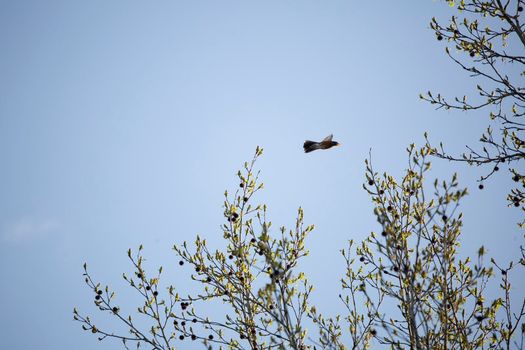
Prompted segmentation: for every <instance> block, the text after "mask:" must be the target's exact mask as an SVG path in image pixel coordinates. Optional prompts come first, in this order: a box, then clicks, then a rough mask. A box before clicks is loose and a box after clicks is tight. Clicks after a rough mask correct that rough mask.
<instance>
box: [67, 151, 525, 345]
mask: <svg viewBox="0 0 525 350" xmlns="http://www.w3.org/2000/svg"><path fill="white" fill-rule="evenodd" d="M431 151H432V149H431V148H428V147H423V148H421V149H416V148H415V146H413V145H412V146H410V147H409V148H408V153H409V164H408V169H407V170H406V173H405V175H404V176H403V178H402V179H401V180H400V181H396V180H395V179H394V178H393V177H392V176H390V175H388V174H386V173H385V174H383V175H382V176H379V175H378V173H376V172H375V171H374V170H373V167H372V164H371V161H367V162H366V165H367V167H366V178H367V184H365V185H364V188H365V189H366V191H367V192H368V193H369V194H370V196H371V199H372V202H373V204H374V207H375V209H374V213H375V215H376V217H377V220H378V222H379V224H380V225H381V233H380V234H377V233H374V232H372V233H371V234H370V236H369V237H368V238H367V239H366V240H365V241H363V242H362V243H360V244H355V243H354V242H353V241H350V243H349V246H348V248H347V249H345V250H343V251H342V256H343V258H344V261H345V262H346V274H345V276H344V277H343V278H342V280H341V287H342V292H341V294H339V298H340V300H341V302H342V303H343V305H344V307H345V314H343V315H338V316H335V317H324V316H323V315H322V314H321V313H320V312H318V311H317V307H316V306H314V305H311V303H310V302H309V297H310V294H311V292H312V286H311V285H310V284H309V283H308V281H307V279H306V277H305V275H304V273H302V272H299V271H298V267H297V265H298V262H299V260H300V259H302V258H304V257H306V256H307V255H308V251H307V250H306V249H305V239H306V236H307V235H308V233H309V232H311V231H312V230H313V226H311V225H310V226H306V227H304V225H303V211H302V210H301V209H299V211H298V216H297V219H296V222H295V226H294V228H293V229H291V230H287V229H285V228H284V227H281V228H279V229H277V230H275V229H274V228H273V226H272V223H271V222H270V221H268V220H267V208H266V206H265V205H264V204H258V205H256V204H252V202H254V201H255V194H256V193H257V191H259V190H260V189H262V188H263V185H262V183H259V181H258V178H259V173H254V163H255V161H256V159H257V158H258V157H259V156H260V155H261V154H262V149H260V148H257V150H256V153H255V156H254V158H253V159H252V161H251V162H250V163H245V164H244V169H243V171H242V172H239V173H238V178H239V181H240V187H239V188H238V189H237V190H236V191H235V194H234V195H233V197H230V196H229V195H228V193H227V192H226V193H225V201H224V216H225V223H224V224H223V225H222V234H223V238H224V241H225V248H224V249H219V248H215V249H212V248H210V247H209V246H208V244H207V242H206V240H205V239H202V238H200V237H197V238H196V240H195V242H194V244H188V243H187V242H184V243H183V244H182V245H180V246H178V245H176V246H174V250H175V252H176V254H177V255H178V256H179V257H180V261H179V265H181V266H182V267H185V266H187V265H189V266H191V268H192V270H194V271H195V273H194V274H193V275H192V276H191V278H192V279H193V280H194V281H195V282H196V283H197V284H198V285H200V286H201V287H202V288H201V292H199V293H197V294H195V295H187V296H185V297H183V296H182V295H181V294H179V292H177V290H176V288H175V287H174V286H172V285H169V286H167V287H165V288H162V287H160V284H159V283H160V282H159V281H160V277H161V273H162V268H160V269H159V270H158V273H157V274H155V275H154V276H150V275H149V274H148V273H147V271H146V269H145V267H144V265H143V262H144V258H143V255H142V247H139V250H138V252H137V253H136V254H134V253H133V252H132V251H131V250H130V251H128V257H129V258H130V260H131V263H132V265H133V269H134V271H133V275H132V276H128V275H124V276H123V277H124V280H125V281H126V282H127V283H128V284H129V286H130V287H131V288H133V289H134V290H135V291H136V292H137V293H138V294H139V295H140V296H141V297H142V298H143V300H144V302H143V304H142V305H140V306H139V307H138V309H137V312H138V314H140V315H142V316H146V318H147V319H148V320H149V326H148V327H144V328H141V327H140V326H139V325H137V323H136V322H135V318H134V317H132V316H131V315H127V316H125V315H124V312H123V310H121V307H120V306H118V305H117V304H116V301H115V294H114V292H113V291H112V290H111V289H110V288H109V287H108V286H106V287H104V288H102V287H101V285H100V284H99V283H96V282H94V280H93V278H92V277H91V275H90V274H89V273H88V270H87V267H86V266H84V268H85V281H86V284H87V285H88V287H89V288H90V289H91V290H92V291H93V293H94V298H95V300H94V303H95V305H96V306H97V307H98V308H99V309H100V310H101V311H102V312H108V313H110V314H111V315H113V317H116V318H117V319H118V320H119V321H120V322H122V323H123V325H124V326H125V327H126V328H127V331H128V332H127V333H126V332H124V333H114V332H111V331H106V330H103V329H100V328H99V327H98V326H97V325H96V324H95V323H94V322H93V321H92V320H91V318H89V317H87V316H83V315H81V314H80V313H79V312H78V311H77V310H76V309H75V310H74V318H75V320H77V321H79V322H81V323H82V327H83V328H84V330H86V331H90V332H92V333H94V334H96V335H97V336H98V337H99V339H100V340H103V339H105V338H116V339H120V340H121V341H122V342H123V343H124V346H125V347H126V348H127V347H128V345H129V344H130V343H135V344H136V346H137V348H138V347H139V345H140V344H143V345H148V346H149V347H151V348H153V349H165V350H167V349H175V348H177V347H184V343H183V342H184V341H185V340H187V339H191V340H198V341H201V342H202V343H203V344H204V346H206V347H208V349H211V348H214V347H218V348H225V349H226V348H228V349H253V350H255V349H294V350H299V349H347V348H351V349H367V348H370V347H371V346H372V345H373V344H374V343H379V344H385V345H388V346H389V347H390V348H394V349H401V348H413V349H445V348H451V349H453V348H461V349H481V348H490V349H510V348H511V346H512V345H513V343H512V336H513V335H514V334H515V333H521V343H520V342H518V341H515V342H514V345H515V347H516V348H519V349H523V335H524V333H523V331H524V329H523V327H524V326H523V325H522V324H521V323H520V322H521V320H522V318H523V316H524V315H525V309H524V308H525V300H523V301H521V300H520V304H519V305H520V306H519V307H518V312H516V313H513V312H515V310H516V306H515V305H514V304H511V297H510V294H511V284H510V282H509V275H510V273H511V272H512V271H514V269H515V268H516V267H519V266H521V265H525V250H523V249H522V253H523V257H522V259H521V260H520V261H517V262H512V263H510V265H508V266H506V267H500V266H499V265H497V264H496V262H495V261H492V262H491V267H486V266H484V265H483V258H484V256H485V253H486V252H485V249H484V248H483V247H481V248H480V249H479V251H478V255H477V258H476V259H474V260H472V259H470V258H465V259H460V258H459V257H458V247H459V242H460V234H461V227H462V215H461V214H460V213H458V212H457V207H458V205H459V202H460V200H461V199H462V197H464V196H465V195H466V194H467V190H466V189H462V188H459V185H458V182H457V177H456V176H455V175H454V176H453V177H452V179H451V180H450V181H448V182H439V181H437V180H436V181H435V182H434V185H433V194H432V195H430V196H429V195H428V193H427V191H426V189H425V175H426V173H427V172H428V170H429V169H430V163H429V162H428V159H427V158H428V156H429V154H430V153H431ZM494 271H497V272H499V273H500V274H501V283H500V288H501V292H502V293H501V294H502V297H500V298H496V299H494V300H489V299H488V297H487V296H486V289H487V285H488V282H489V281H490V280H491V278H492V277H493V276H494ZM179 282H180V281H179ZM212 308H219V309H222V308H225V313H224V317H222V318H213V317H210V316H209V315H207V314H209V313H210V310H212ZM308 329H309V330H310V332H311V333H312V334H314V333H318V334H319V336H318V337H317V338H316V339H314V336H309V335H308ZM346 344H349V345H346Z"/></svg>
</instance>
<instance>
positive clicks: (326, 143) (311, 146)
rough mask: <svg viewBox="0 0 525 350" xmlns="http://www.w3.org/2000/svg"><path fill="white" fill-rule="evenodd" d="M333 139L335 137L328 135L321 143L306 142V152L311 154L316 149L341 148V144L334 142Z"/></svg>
mask: <svg viewBox="0 0 525 350" xmlns="http://www.w3.org/2000/svg"><path fill="white" fill-rule="evenodd" d="M333 137H334V135H328V136H327V137H325V138H324V139H323V141H321V142H315V141H310V140H306V141H304V145H303V148H304V152H305V153H309V152H312V151H315V150H316V149H329V148H332V147H334V146H339V145H340V144H339V142H336V141H332V138H333Z"/></svg>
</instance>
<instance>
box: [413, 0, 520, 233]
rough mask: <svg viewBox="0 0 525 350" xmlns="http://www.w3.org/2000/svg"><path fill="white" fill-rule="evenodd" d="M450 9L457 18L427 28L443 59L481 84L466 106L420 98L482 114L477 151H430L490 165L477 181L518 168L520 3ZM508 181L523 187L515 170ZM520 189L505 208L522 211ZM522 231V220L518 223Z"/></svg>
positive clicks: (465, 3)
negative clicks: (485, 119)
mask: <svg viewBox="0 0 525 350" xmlns="http://www.w3.org/2000/svg"><path fill="white" fill-rule="evenodd" d="M447 2H448V3H449V4H450V6H452V7H454V6H456V3H457V10H458V12H459V14H460V16H461V17H457V16H452V18H451V19H450V20H449V22H448V23H447V24H442V23H440V22H438V20H437V19H436V18H432V21H431V22H430V26H431V28H432V29H433V30H434V31H435V34H436V38H437V40H439V41H445V42H447V43H448V44H450V47H449V46H447V47H446V48H445V52H446V54H447V55H448V56H449V57H450V58H451V59H452V60H453V61H454V62H455V63H456V64H457V65H459V66H460V67H461V68H462V69H463V70H464V71H466V72H468V73H469V75H470V76H471V77H473V78H476V82H478V79H479V80H481V81H482V82H480V83H478V84H477V85H476V89H477V91H478V93H479V98H477V99H476V98H475V99H474V101H473V102H470V98H468V99H467V96H466V95H465V96H463V97H455V98H454V99H453V100H452V101H450V100H449V99H447V98H445V97H444V96H443V95H441V94H435V93H434V94H433V93H431V92H430V91H429V92H427V93H426V94H421V95H420V97H421V98H422V99H423V100H426V101H428V102H430V103H431V104H434V105H437V108H445V109H456V110H462V111H478V110H479V111H486V112H485V113H487V114H488V116H489V120H490V121H491V122H490V125H489V126H488V127H487V129H486V131H485V132H484V133H483V134H482V135H481V138H480V142H481V145H482V147H481V149H475V148H474V147H470V146H468V147H467V152H465V153H463V154H462V155H461V156H459V157H458V156H454V155H450V154H449V153H447V152H445V150H444V148H443V145H442V144H441V145H440V147H435V148H434V153H435V155H437V156H438V157H441V158H444V159H448V160H451V161H460V162H467V163H468V164H471V165H478V166H480V165H487V166H490V167H489V170H488V171H487V172H486V173H485V175H483V176H481V178H480V185H479V187H480V189H482V188H483V181H485V180H487V179H488V178H489V177H490V176H492V175H493V174H495V173H496V172H497V171H499V169H500V164H520V163H521V162H522V161H523V159H524V158H525V152H524V149H525V135H523V131H524V130H525V123H524V116H525V88H523V87H522V79H523V76H524V75H525V56H524V48H525V33H524V24H523V22H522V14H523V9H524V6H525V1H523V0H506V1H502V0H490V1H480V0H461V1H457V2H456V1H453V0H447ZM509 172H510V175H511V177H512V179H513V180H514V181H515V182H517V183H519V184H520V185H521V187H525V176H524V174H523V172H522V171H520V170H518V169H516V168H510V169H509ZM524 199H525V194H524V192H523V188H520V187H518V186H516V187H515V188H514V189H511V190H510V192H509V193H508V195H507V200H508V202H509V206H514V207H519V208H521V210H524V211H525V200H524ZM520 225H521V226H525V221H522V222H521V223H520Z"/></svg>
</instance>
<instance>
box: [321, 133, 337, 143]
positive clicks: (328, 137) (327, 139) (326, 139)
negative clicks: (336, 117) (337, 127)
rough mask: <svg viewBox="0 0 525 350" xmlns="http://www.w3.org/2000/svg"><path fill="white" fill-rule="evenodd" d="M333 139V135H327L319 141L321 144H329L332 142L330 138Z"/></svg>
mask: <svg viewBox="0 0 525 350" xmlns="http://www.w3.org/2000/svg"><path fill="white" fill-rule="evenodd" d="M333 137H334V135H333V134H330V135H328V136H327V137H325V138H324V139H323V141H321V142H330V141H332V138H333Z"/></svg>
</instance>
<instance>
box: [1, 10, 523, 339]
mask: <svg viewBox="0 0 525 350" xmlns="http://www.w3.org/2000/svg"><path fill="white" fill-rule="evenodd" d="M450 11H451V10H450V8H448V7H447V6H446V4H444V3H441V2H439V1H431V0H428V1H417V2H416V1H414V2H410V3H409V2H394V1H382V2H377V1H376V2H371V1H350V0H346V1H343V0H340V1H335V0H334V1H319V0H317V1H310V0H303V1H291V0H290V1H277V0H269V1H230V0H224V1H205V0H201V1H194V0H192V1H189V0H188V1H156V2H148V3H145V2H139V1H111V2H110V1H89V2H84V1H70V0H68V1H66V0H64V1H55V0H51V1H45V2H44V1H29V0H28V1H0V50H1V52H2V53H1V54H0V77H1V79H0V160H1V162H2V171H1V172H0V193H1V200H0V273H1V274H2V280H3V282H2V288H1V289H0V308H1V310H2V312H1V313H0V330H1V331H0V333H1V334H2V344H3V346H5V347H6V348H9V349H29V348H40V349H70V348H75V349H93V348H94V347H98V348H99V349H118V348H121V346H120V344H118V343H117V342H112V341H107V342H104V343H102V344H98V341H97V340H96V339H95V337H92V336H91V334H87V333H82V332H81V330H80V326H79V324H76V323H74V322H72V314H71V311H72V309H73V307H74V306H77V307H79V308H80V309H81V310H82V311H85V312H88V313H91V314H94V315H96V314H95V313H94V312H95V309H94V307H93V306H92V293H91V292H90V291H89V290H88V289H87V288H86V287H85V286H84V284H83V278H82V276H81V274H82V269H81V267H82V264H83V262H84V261H87V262H88V264H89V266H90V267H91V271H92V273H93V274H94V276H95V277H96V278H97V279H98V280H100V281H101V282H103V283H110V284H111V285H112V286H114V287H115V288H116V289H117V290H122V299H120V300H121V302H122V305H126V302H128V305H129V308H130V310H132V309H133V305H134V304H132V300H131V299H128V296H127V294H126V292H125V290H126V289H125V287H124V285H123V283H122V282H121V280H120V276H121V273H122V272H124V271H130V268H129V264H128V262H127V258H126V251H127V249H128V248H134V247H137V246H138V245H139V244H140V243H143V244H144V246H145V254H146V256H147V257H148V264H150V266H151V267H152V268H154V267H156V266H158V265H164V267H165V269H166V270H168V271H170V270H171V271H172V275H173V278H174V280H173V283H174V284H176V285H180V284H183V285H184V284H185V283H186V282H185V280H183V279H182V278H179V279H177V276H178V275H177V274H174V273H173V271H176V269H177V267H176V266H175V263H176V261H177V260H176V257H175V255H174V254H173V252H172V251H171V247H172V245H173V244H174V243H180V242H182V241H183V240H190V241H191V240H193V238H194V236H195V235H196V234H200V235H201V236H204V237H206V238H207V239H208V241H209V242H210V244H213V243H217V244H218V242H219V240H220V238H221V234H220V230H219V225H220V224H221V223H222V222H223V217H222V208H221V205H222V200H223V192H224V190H225V189H233V188H235V187H236V186H237V183H236V180H235V173H236V170H237V169H238V168H239V167H240V166H241V165H242V162H244V161H245V160H248V159H250V157H251V156H252V154H253V152H254V150H255V147H256V146H257V145H260V146H262V147H263V148H264V149H265V155H264V156H263V158H262V159H261V161H260V162H259V163H258V167H259V169H261V171H262V179H263V181H264V182H265V185H266V188H265V190H264V192H262V193H261V195H260V197H259V198H260V200H261V201H264V202H266V203H267V204H268V206H269V214H270V218H271V220H272V221H273V222H274V224H275V225H276V226H277V227H278V226H281V225H285V226H286V225H288V226H291V225H292V224H293V222H294V218H295V215H296V210H297V207H298V206H302V207H303V208H304V210H305V221H306V222H307V223H314V224H315V225H316V230H315V231H314V232H313V233H312V235H311V237H310V240H309V243H308V246H309V248H310V250H311V256H310V257H309V259H307V260H305V262H304V264H303V270H304V271H305V272H306V273H307V274H308V275H309V277H310V280H311V282H312V283H313V284H314V285H316V286H317V288H316V291H315V293H314V296H313V298H314V300H315V301H317V302H318V309H321V310H325V311H326V313H327V314H333V313H335V312H337V311H338V309H339V307H340V305H339V304H338V303H337V302H336V298H335V297H336V296H337V294H338V292H339V283H338V280H339V277H340V276H341V275H342V273H343V259H342V258H341V259H339V258H336V256H337V253H338V250H339V249H341V248H344V247H345V244H346V242H347V240H348V239H350V238H353V239H356V240H360V239H363V238H364V237H366V235H367V234H368V233H369V232H370V231H372V230H377V229H378V227H377V222H376V221H375V218H374V216H373V214H372V205H371V202H370V200H369V198H368V196H367V195H366V193H365V192H364V191H363V190H362V188H361V184H362V183H363V181H364V163H363V161H364V159H365V158H366V157H367V155H368V151H369V149H370V148H372V151H373V160H374V164H375V167H376V168H377V169H381V170H387V171H389V172H390V173H392V174H394V175H399V174H401V173H402V171H403V169H404V168H405V166H406V154H405V148H406V146H407V145H408V144H409V143H411V142H416V143H418V144H422V142H423V132H424V131H429V133H430V136H431V139H432V140H436V141H440V140H442V141H444V142H445V145H446V146H447V148H448V149H449V150H456V151H457V152H458V153H459V152H460V151H462V150H463V147H464V145H465V144H475V143H476V140H478V138H479V135H480V133H481V131H482V130H483V129H484V128H485V126H486V121H487V118H486V114H485V113H469V114H464V113H456V112H446V111H435V110H434V109H433V108H432V107H431V106H430V105H428V104H425V103H423V102H421V101H420V100H419V98H418V94H419V93H420V92H424V91H427V90H432V91H439V92H445V93H446V94H448V95H453V94H454V93H457V94H463V93H464V92H471V91H473V89H472V88H473V87H475V82H474V81H472V80H471V79H469V78H468V77H467V76H466V75H465V74H463V72H461V71H460V70H459V68H458V67H456V66H455V65H454V64H453V63H452V62H451V61H449V60H448V59H447V58H446V57H445V55H444V45H445V44H444V43H441V42H438V41H436V40H435V35H434V34H433V32H432V31H431V30H430V29H429V25H428V23H429V20H430V18H431V17H432V16H436V17H438V18H446V17H448V16H449V15H450V14H451V12H450ZM330 133H333V134H334V138H335V139H336V140H337V141H339V142H341V143H342V144H343V146H342V147H339V148H337V149H333V150H330V151H327V152H314V153H312V154H307V155H306V154H304V153H303V152H302V142H303V141H304V140H305V139H307V138H308V139H321V138H323V137H324V136H326V135H327V134H330ZM502 170H505V169H502ZM455 171H457V172H459V173H460V182H461V184H463V185H465V186H468V187H469V188H470V189H471V195H470V196H468V198H466V199H465V200H464V202H463V204H462V206H461V209H462V211H463V212H464V213H465V225H464V235H463V242H464V244H463V248H462V250H463V251H464V252H468V253H472V254H473V253H475V252H476V251H477V248H478V246H479V245H481V244H484V245H485V246H486V247H487V248H488V250H489V254H490V255H491V256H495V257H496V258H499V259H500V260H502V261H508V258H509V257H511V256H517V254H518V253H519V248H518V246H519V244H520V243H522V242H523V238H522V233H521V232H520V231H519V229H518V228H517V227H516V225H515V223H516V222H517V221H518V219H519V212H518V211H517V210H514V209H508V208H506V202H505V196H504V193H506V192H505V191H506V190H507V189H508V188H509V187H510V186H511V185H512V184H511V181H510V179H509V178H508V176H507V175H506V172H505V171H502V172H500V173H499V174H497V176H495V177H494V178H492V179H490V180H489V181H488V182H487V183H486V189H485V190H483V191H479V190H477V183H476V182H475V181H476V180H477V178H478V177H479V176H480V175H481V174H482V173H481V172H480V169H477V168H467V167H465V166H462V165H460V164H451V163H447V162H443V161H436V162H435V163H434V172H433V173H432V175H434V176H436V177H441V178H448V177H450V175H451V174H452V173H453V172H455ZM179 277H181V276H179ZM515 283H516V285H515V287H516V293H517V294H520V293H521V294H525V293H523V292H524V291H525V282H524V281H523V279H521V280H518V279H515ZM104 318H105V317H103V315H96V319H104Z"/></svg>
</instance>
